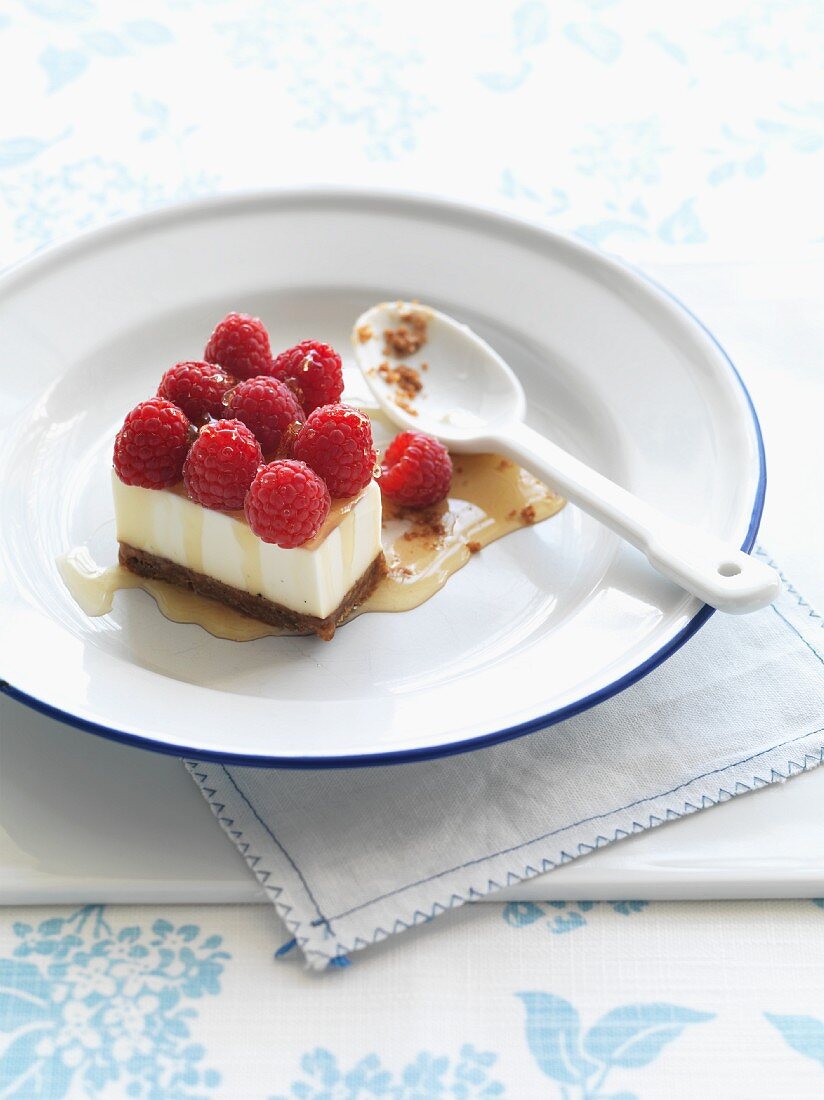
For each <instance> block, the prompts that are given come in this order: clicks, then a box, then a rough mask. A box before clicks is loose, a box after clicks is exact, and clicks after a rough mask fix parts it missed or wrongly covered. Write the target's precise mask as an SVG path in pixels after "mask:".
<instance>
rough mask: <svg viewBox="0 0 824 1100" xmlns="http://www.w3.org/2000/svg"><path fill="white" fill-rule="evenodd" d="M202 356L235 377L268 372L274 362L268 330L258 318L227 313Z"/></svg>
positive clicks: (252, 375) (245, 314)
mask: <svg viewBox="0 0 824 1100" xmlns="http://www.w3.org/2000/svg"><path fill="white" fill-rule="evenodd" d="M203 358H204V359H205V360H206V361H207V363H217V364H218V365H219V366H221V367H223V369H224V370H225V371H228V372H229V374H233V375H234V376H235V378H253V377H254V376H255V375H256V374H268V372H269V368H270V365H271V362H272V350H271V348H270V347H269V333H268V332H267V331H266V329H265V327H264V325H263V322H262V321H261V320H260V318H259V317H251V316H250V315H249V314H248V313H227V314H226V316H225V317H224V318H223V320H222V321H221V322H220V324H219V325H218V326H217V327H216V328H215V330H214V332H213V333H212V335H211V336H210V337H209V342H208V344H207V345H206V350H205V351H204V353H203Z"/></svg>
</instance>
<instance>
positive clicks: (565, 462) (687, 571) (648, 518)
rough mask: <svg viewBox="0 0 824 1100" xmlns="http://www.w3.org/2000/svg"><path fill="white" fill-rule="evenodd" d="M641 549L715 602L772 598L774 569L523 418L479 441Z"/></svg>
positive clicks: (722, 607)
mask: <svg viewBox="0 0 824 1100" xmlns="http://www.w3.org/2000/svg"><path fill="white" fill-rule="evenodd" d="M487 445H488V446H489V449H490V450H494V451H496V452H497V453H499V454H504V455H506V457H507V458H511V459H513V460H514V461H515V462H517V463H518V464H519V465H521V466H523V467H525V469H527V470H529V471H530V472H531V473H533V474H535V476H536V477H539V478H540V479H541V480H542V481H545V482H546V483H547V484H548V485H550V486H551V487H552V488H553V489H555V490H556V491H557V492H559V493H560V494H561V495H562V496H565V497H566V498H567V499H568V500H570V501H572V502H573V503H574V504H577V505H578V507H579V508H581V509H582V510H583V511H584V512H587V513H588V514H589V515H591V516H593V517H594V518H595V519H597V520H599V521H600V522H601V523H603V524H604V525H605V526H606V527H609V528H610V530H612V531H614V532H615V533H616V534H617V535H620V536H621V538H623V539H626V541H627V542H629V543H631V544H632V545H633V546H635V547H637V548H638V549H639V550H640V551H641V552H642V553H644V554H645V555H646V557H647V559H648V560H649V562H650V563H651V564H652V565H653V566H654V567H655V568H656V569H657V570H658V571H659V572H660V573H663V575H664V576H665V577H669V578H670V580H673V581H675V582H676V584H679V585H680V586H681V587H682V588H685V589H686V590H687V591H688V592H691V593H692V594H693V595H694V596H697V597H698V598H699V599H701V600H703V601H704V602H705V603H708V604H710V605H711V606H712V607H716V608H718V610H719V611H728V612H732V613H737V614H744V613H746V612H749V611H758V610H759V609H760V608H762V607H766V606H767V605H768V604H770V603H772V601H773V600H774V599H775V598H776V596H777V595H778V593H779V590H780V587H781V583H780V581H779V578H778V574H777V573H776V572H775V571H774V570H773V569H771V568H770V567H769V566H768V565H766V564H765V563H764V562H761V561H758V560H757V559H756V558H751V557H750V556H749V555H748V554H745V553H744V552H743V551H742V550H738V549H736V547H734V546H730V545H728V544H727V543H725V542H724V541H723V540H722V539H719V538H716V537H715V536H714V535H710V534H707V533H706V532H704V531H701V530H698V529H697V528H695V527H690V526H689V525H688V524H685V523H679V522H678V521H677V520H673V519H670V518H669V516H666V515H664V513H663V512H659V511H658V510H657V509H656V508H653V507H652V506H651V505H649V504H646V503H645V502H644V501H642V500H639V499H638V497H635V496H633V495H632V493H629V492H627V490H626V489H622V488H621V486H620V485H616V484H615V483H614V482H613V481H610V480H609V478H606V477H604V476H603V475H602V474H599V473H598V472H597V471H596V470H593V469H590V467H589V466H587V465H585V463H583V462H581V461H580V460H579V459H577V458H574V457H573V456H572V455H570V454H568V453H567V452H566V451H564V450H562V448H561V447H559V446H557V444H555V443H552V442H551V441H550V440H549V439H546V438H545V437H544V436H543V435H541V434H540V432H536V431H535V430H534V429H533V428H529V427H527V425H526V424H522V423H516V424H511V425H508V427H507V430H506V432H505V433H502V434H500V435H495V436H494V437H492V438H488V439H486V440H484V447H485V448H486V446H487Z"/></svg>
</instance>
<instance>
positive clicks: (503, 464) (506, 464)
mask: <svg viewBox="0 0 824 1100" xmlns="http://www.w3.org/2000/svg"><path fill="white" fill-rule="evenodd" d="M514 465H515V463H514V462H510V460H509V459H508V458H502V459H501V460H500V461H499V463H498V465H497V467H496V469H498V470H509V469H511V468H512V467H513V466H514Z"/></svg>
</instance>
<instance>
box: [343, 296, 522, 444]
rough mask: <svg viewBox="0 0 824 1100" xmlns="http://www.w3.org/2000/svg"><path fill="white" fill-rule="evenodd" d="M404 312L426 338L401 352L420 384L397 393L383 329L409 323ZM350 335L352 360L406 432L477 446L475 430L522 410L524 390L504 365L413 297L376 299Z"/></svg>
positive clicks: (467, 331)
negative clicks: (406, 352) (407, 351)
mask: <svg viewBox="0 0 824 1100" xmlns="http://www.w3.org/2000/svg"><path fill="white" fill-rule="evenodd" d="M410 319H419V320H418V323H419V324H425V325H426V343H424V344H423V345H422V346H421V347H420V348H419V349H418V350H417V351H415V352H413V353H412V354H410V355H405V356H404V357H403V360H402V362H403V364H404V365H405V366H408V367H409V368H410V369H411V370H412V371H414V372H415V373H416V374H417V376H418V378H419V380H420V382H421V385H422V388H421V390H420V391H419V393H417V394H415V395H414V396H412V397H404V395H403V391H402V388H400V389H399V387H398V384H397V383H395V382H392V381H391V378H392V373H393V369H397V365H398V363H399V362H400V360H399V359H398V357H397V356H396V355H394V354H393V352H392V348H391V345H390V344H387V333H388V334H390V339H391V334H392V333H396V332H398V330H399V329H401V328H406V329H408V327H409V324H410ZM353 340H354V345H355V356H356V359H357V362H358V366H359V367H360V369H361V371H362V372H363V374H364V376H365V378H366V381H367V383H368V385H369V388H370V390H371V392H372V394H373V396H374V397H375V399H376V400H377V401H378V403H379V404H380V406H381V408H382V409H383V410H384V412H385V413H386V414H387V416H388V417H389V418H390V419H391V420H392V421H393V422H394V423H395V424H397V425H398V426H400V427H402V428H404V429H406V430H408V431H417V432H426V434H427V435H434V436H436V437H437V438H438V439H440V440H441V442H442V443H444V444H446V446H447V447H449V448H450V449H451V450H454V451H478V450H479V449H481V448H479V442H480V440H481V437H483V436H485V435H492V434H495V433H497V432H499V431H501V430H503V429H504V428H505V427H506V425H507V424H509V423H511V422H512V421H519V420H522V419H523V417H524V415H525V414H526V397H525V396H524V391H523V388H522V387H521V383H520V382H519V381H518V379H517V377H516V376H515V374H514V373H513V371H512V369H511V367H509V366H508V364H507V363H505V362H504V360H503V359H502V358H501V356H500V355H498V353H497V352H496V351H495V349H494V348H492V347H490V346H489V344H487V342H486V341H485V340H482V339H481V337H480V336H478V335H477V333H475V332H473V331H472V329H471V328H469V326H468V325H464V324H461V323H460V322H459V321H456V320H455V319H454V318H452V317H450V316H449V315H448V314H446V313H441V312H439V311H438V310H435V309H431V308H430V307H429V306H422V305H419V304H418V303H416V302H381V303H380V304H379V305H376V306H373V307H372V308H371V309H368V310H367V311H366V312H365V313H364V314H362V315H361V316H360V317H359V318H358V320H357V322H356V324H355V329H354V336H353ZM383 364H387V365H388V368H389V369H382V366H383ZM399 398H400V399H401V400H400V403H399ZM410 410H411V411H410Z"/></svg>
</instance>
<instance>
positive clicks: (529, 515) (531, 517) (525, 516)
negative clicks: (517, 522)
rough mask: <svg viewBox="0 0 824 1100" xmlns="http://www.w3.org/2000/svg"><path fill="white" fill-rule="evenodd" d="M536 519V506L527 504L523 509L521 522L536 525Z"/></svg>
mask: <svg viewBox="0 0 824 1100" xmlns="http://www.w3.org/2000/svg"><path fill="white" fill-rule="evenodd" d="M536 518H537V516H536V514H535V505H534V504H527V506H526V507H525V508H522V509H521V521H522V522H523V523H534V522H535V520H536Z"/></svg>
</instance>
